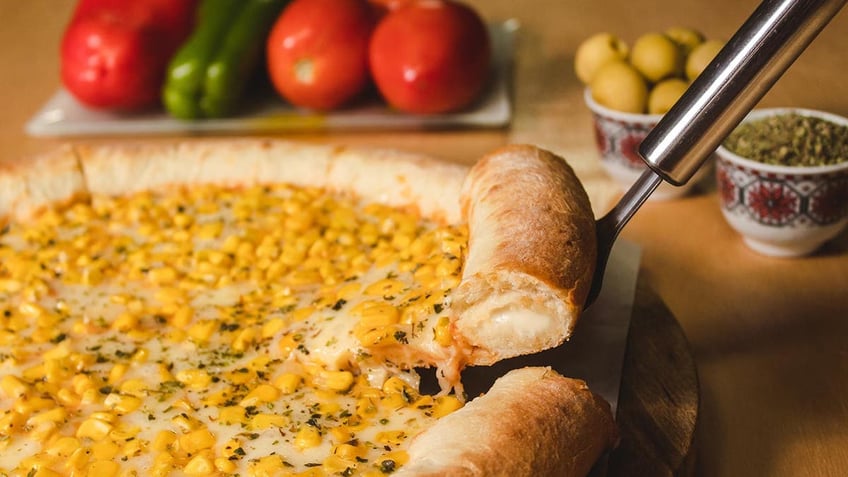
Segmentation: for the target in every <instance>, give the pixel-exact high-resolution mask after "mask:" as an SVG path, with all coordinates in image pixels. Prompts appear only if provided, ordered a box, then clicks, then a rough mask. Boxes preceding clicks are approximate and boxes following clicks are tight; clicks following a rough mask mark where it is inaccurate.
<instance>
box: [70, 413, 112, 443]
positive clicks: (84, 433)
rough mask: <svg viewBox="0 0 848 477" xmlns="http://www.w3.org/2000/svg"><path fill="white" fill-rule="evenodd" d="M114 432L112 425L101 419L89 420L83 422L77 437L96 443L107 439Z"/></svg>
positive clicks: (78, 429)
mask: <svg viewBox="0 0 848 477" xmlns="http://www.w3.org/2000/svg"><path fill="white" fill-rule="evenodd" d="M111 430H112V424H110V423H108V422H106V421H101V420H100V419H95V418H88V419H86V420H85V421H82V423H81V424H80V426H79V428H77V432H76V436H77V437H79V438H85V437H87V438H89V439H92V440H95V441H98V440H100V439H104V438H106V436H108V435H109V431H111Z"/></svg>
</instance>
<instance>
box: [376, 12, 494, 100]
mask: <svg viewBox="0 0 848 477" xmlns="http://www.w3.org/2000/svg"><path fill="white" fill-rule="evenodd" d="M369 53H370V55H369V59H370V65H371V74H372V77H373V78H374V82H375V83H376V84H377V88H378V89H379V90H380V93H381V94H382V95H383V97H384V98H385V99H386V101H388V102H389V104H391V105H392V106H394V107H395V108H397V109H399V110H402V111H406V112H410V113H420V114H433V113H444V112H448V111H455V110H458V109H461V108H463V107H465V106H468V105H469V104H470V103H471V102H472V101H474V100H475V99H476V98H477V96H478V95H479V94H480V92H481V91H482V90H483V88H484V87H485V86H486V80H487V77H488V73H489V63H490V61H491V46H490V42H489V35H488V31H487V30H486V26H485V25H484V24H483V21H482V20H481V19H480V17H479V16H478V15H477V13H476V12H475V11H474V10H472V9H471V8H470V7H468V6H466V5H463V4H460V3H456V2H453V1H451V0H421V1H418V2H413V3H410V4H407V5H404V6H402V7H401V8H399V9H397V10H394V11H392V12H390V13H389V14H388V15H386V16H385V17H384V18H383V20H382V21H381V22H380V24H379V25H377V28H376V29H375V30H374V34H373V36H372V38H371V46H370V50H369Z"/></svg>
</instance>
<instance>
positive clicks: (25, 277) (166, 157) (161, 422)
mask: <svg viewBox="0 0 848 477" xmlns="http://www.w3.org/2000/svg"><path fill="white" fill-rule="evenodd" d="M595 253H596V251H595V237H594V219H593V215H592V211H591V208H590V205H589V201H588V198H587V196H586V193H585V191H584V190H583V188H582V186H581V185H580V182H579V181H578V180H577V178H576V177H575V176H574V173H573V171H572V170H571V169H570V167H569V166H568V165H567V164H566V162H565V161H564V160H562V159H561V158H559V157H557V156H555V155H553V154H551V153H550V152H547V151H544V150H541V149H538V148H535V147H532V146H524V145H514V146H507V147H504V148H502V149H499V150H497V151H494V152H492V153H491V154H489V155H487V156H485V157H483V158H482V159H480V160H479V161H478V162H477V163H476V164H475V165H474V166H472V167H470V168H469V167H465V166H461V165H457V164H451V163H447V162H442V161H439V160H436V159H433V158H430V157H426V156H421V155H415V154H409V153H403V152H398V151H389V150H374V149H353V148H344V147H336V146H330V145H315V144H302V143H296V142H287V141H278V140H260V139H256V140H253V139H245V140H197V141H185V142H179V143H169V144H135V143H121V144H113V145H82V144H78V145H67V146H64V147H61V148H59V149H57V150H55V151H52V152H51V153H49V154H46V155H44V156H43V157H39V158H35V159H33V160H29V161H25V162H22V163H19V164H16V165H11V166H7V167H6V168H5V169H3V170H2V171H0V475H28V476H46V475H96V476H100V475H104V476H106V475H121V476H128V475H252V476H266V475H298V476H319V475H341V476H353V475H364V476H381V475H388V474H393V475H397V476H429V475H433V476H435V475H457V476H459V475H469V476H471V475H585V474H586V473H588V471H589V470H590V469H591V467H592V466H593V464H594V463H595V461H596V460H597V459H598V458H599V456H600V455H602V454H603V453H604V452H605V451H606V450H608V449H610V448H611V446H613V445H614V444H615V442H616V438H617V435H616V429H615V425H614V422H613V417H612V415H611V412H610V407H609V405H608V404H607V403H606V402H605V401H604V400H603V399H602V398H600V397H598V396H597V395H595V394H593V393H592V392H591V391H590V390H589V389H588V387H587V386H586V384H585V383H584V382H582V381H580V380H577V379H571V378H567V377H564V376H561V375H559V374H558V373H556V372H555V371H553V370H552V369H550V368H545V367H527V368H519V369H513V370H511V371H509V372H508V373H506V374H505V375H504V376H502V377H500V378H499V379H497V380H496V381H495V382H494V383H493V384H492V385H491V388H490V389H489V390H488V391H487V392H485V393H484V394H481V395H476V396H466V395H465V392H464V389H463V385H462V370H463V369H464V368H465V367H467V366H485V365H490V364H493V363H496V362H500V361H502V360H505V359H507V358H511V357H515V356H521V355H527V354H531V353H535V352H538V351H542V350H545V349H549V348H553V347H556V346H559V345H560V344H562V343H563V342H564V341H566V340H567V339H568V338H569V336H570V335H571V333H572V331H573V329H574V325H575V323H576V322H577V320H578V318H579V315H580V312H581V309H582V304H583V302H584V300H585V297H586V294H587V292H588V287H589V285H590V280H591V277H592V272H593V267H594V262H595ZM428 369H429V370H435V373H433V376H434V381H435V383H436V384H437V386H436V387H437V389H436V390H435V391H434V392H428V391H427V390H425V389H424V388H425V387H426V383H425V382H424V381H426V380H424V379H422V376H427V375H426V373H427V371H426V370H428Z"/></svg>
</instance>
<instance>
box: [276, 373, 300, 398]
mask: <svg viewBox="0 0 848 477" xmlns="http://www.w3.org/2000/svg"><path fill="white" fill-rule="evenodd" d="M301 381H302V379H301V377H300V376H298V375H297V374H294V373H283V374H281V375H280V376H279V377H277V379H275V380H274V386H276V387H277V388H278V389H279V390H280V392H281V393H283V394H292V393H294V392H295V391H297V389H298V387H300V383H301Z"/></svg>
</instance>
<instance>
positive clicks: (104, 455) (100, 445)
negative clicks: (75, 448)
mask: <svg viewBox="0 0 848 477" xmlns="http://www.w3.org/2000/svg"><path fill="white" fill-rule="evenodd" d="M120 451H121V448H120V447H119V446H118V444H116V443H115V442H114V441H112V440H111V439H105V440H102V441H98V442H95V443H93V444H91V455H92V457H94V458H95V459H102V460H111V459H112V458H114V457H115V456H116V455H118V452H120Z"/></svg>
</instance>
